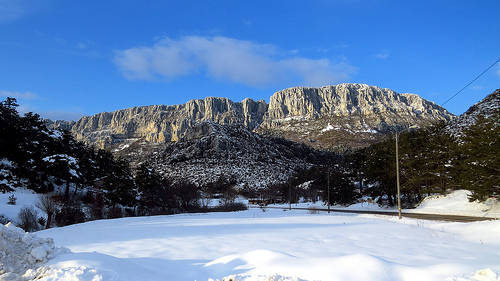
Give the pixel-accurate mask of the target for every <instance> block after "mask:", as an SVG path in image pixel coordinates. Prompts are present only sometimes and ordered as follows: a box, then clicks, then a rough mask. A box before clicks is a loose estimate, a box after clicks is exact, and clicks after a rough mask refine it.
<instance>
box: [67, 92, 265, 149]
mask: <svg viewBox="0 0 500 281" xmlns="http://www.w3.org/2000/svg"><path fill="white" fill-rule="evenodd" d="M266 111H267V103H266V102H265V101H258V102H256V101H253V100H251V99H245V100H243V101H242V102H232V101H231V100H229V99H227V98H214V97H207V98H205V99H199V100H192V101H189V102H187V103H186V104H181V105H172V106H168V105H152V106H139V107H133V108H128V109H122V110H117V111H114V112H103V113H99V114H96V115H93V116H85V117H82V118H80V120H78V121H77V122H76V124H74V126H73V127H72V128H71V132H72V133H73V135H74V136H75V137H76V138H77V139H78V140H83V141H85V142H87V143H89V144H94V146H96V147H98V148H105V147H108V146H110V145H112V144H115V143H119V142H122V141H124V140H130V139H142V138H144V139H145V140H146V141H148V142H170V141H177V140H179V138H181V137H182V135H183V134H184V132H185V131H186V130H187V129H188V128H190V127H192V126H193V125H195V124H197V123H199V122H203V121H213V122H216V123H219V124H242V125H244V126H245V127H246V128H248V129H250V130H253V129H254V128H255V127H256V126H258V124H260V123H261V122H262V117H263V116H264V113H265V112H266Z"/></svg>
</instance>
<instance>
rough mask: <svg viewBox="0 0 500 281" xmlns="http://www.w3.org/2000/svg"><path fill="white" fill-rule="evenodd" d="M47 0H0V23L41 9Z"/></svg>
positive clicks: (45, 5) (46, 4)
mask: <svg viewBox="0 0 500 281" xmlns="http://www.w3.org/2000/svg"><path fill="white" fill-rule="evenodd" d="M47 6H48V1H47V0H37V1H30V0H2V1H0V23H6V22H12V21H16V20H19V19H21V18H23V17H25V16H26V15H29V14H32V13H36V12H39V11H43V10H44V9H46V7H47Z"/></svg>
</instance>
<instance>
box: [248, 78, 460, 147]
mask: <svg viewBox="0 0 500 281" xmlns="http://www.w3.org/2000/svg"><path fill="white" fill-rule="evenodd" d="M453 118H454V115H453V114H451V113H449V112H448V111H446V110H445V109H444V108H443V107H440V106H438V105H436V104H435V103H433V102H430V101H427V100H424V99H422V98H421V97H419V96H418V95H415V94H398V93H396V92H394V91H392V90H389V89H382V88H379V87H374V86H368V85H364V84H340V85H336V86H326V87H321V88H302V87H299V88H290V89H285V90H283V91H279V92H277V93H275V94H274V95H273V96H272V97H271V100H270V103H269V108H268V111H267V112H266V115H265V116H264V121H263V123H262V124H261V125H260V126H259V127H258V128H257V131H258V132H260V133H264V134H271V135H279V136H283V137H285V138H287V139H291V140H294V141H299V142H303V143H306V144H309V145H311V146H313V147H316V148H321V149H327V148H334V147H360V146H366V145H368V144H369V143H371V142H373V141H375V140H377V139H380V138H381V137H382V136H383V135H385V134H386V133H390V132H393V131H396V130H400V129H401V128H403V127H409V126H411V125H416V126H426V125H429V124H431V123H433V122H437V121H450V120H451V119H453Z"/></svg>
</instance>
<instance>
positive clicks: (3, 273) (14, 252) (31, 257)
mask: <svg viewBox="0 0 500 281" xmlns="http://www.w3.org/2000/svg"><path fill="white" fill-rule="evenodd" d="M69 252H70V251H69V250H68V249H67V248H62V247H56V246H55V244H54V241H53V240H52V238H40V237H38V236H37V235H35V234H32V233H27V232H24V230H22V229H21V228H18V227H16V226H14V225H13V224H11V223H8V224H7V225H0V280H1V281H4V280H23V279H25V280H31V279H32V278H33V274H35V269H36V268H38V267H40V266H42V265H44V264H45V263H46V262H47V261H49V260H50V259H52V258H54V257H56V256H58V255H60V254H66V253H69Z"/></svg>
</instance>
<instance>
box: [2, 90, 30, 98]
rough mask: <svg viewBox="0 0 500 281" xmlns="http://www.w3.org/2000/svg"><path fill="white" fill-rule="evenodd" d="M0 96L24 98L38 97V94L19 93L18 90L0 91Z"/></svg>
mask: <svg viewBox="0 0 500 281" xmlns="http://www.w3.org/2000/svg"><path fill="white" fill-rule="evenodd" d="M0 96H2V97H11V98H16V99H25V100H33V99H38V95H37V94H34V93H31V92H25V93H19V92H9V91H0Z"/></svg>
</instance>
